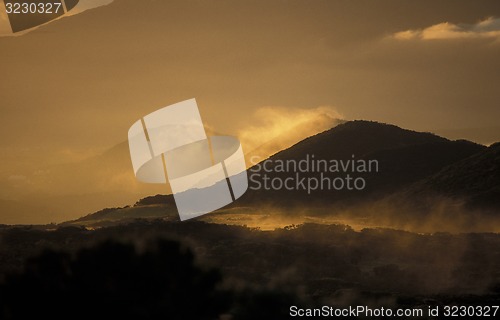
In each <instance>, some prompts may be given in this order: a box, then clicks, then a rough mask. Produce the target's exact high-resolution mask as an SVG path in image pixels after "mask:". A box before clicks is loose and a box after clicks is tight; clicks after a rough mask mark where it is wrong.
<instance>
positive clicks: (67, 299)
mask: <svg viewBox="0 0 500 320" xmlns="http://www.w3.org/2000/svg"><path fill="white" fill-rule="evenodd" d="M0 244H1V245H0V318H3V319H30V318H41V317H43V316H47V317H48V318H52V319H62V318H65V319H84V318H85V319H89V318H96V317H97V318H103V317H109V318H118V317H124V318H130V317H134V318H137V319H159V318H164V319H217V318H221V317H222V318H229V319H281V318H288V311H289V307H290V306H291V305H299V306H301V307H313V306H321V305H330V306H339V307H341V306H349V305H352V306H355V305H366V306H372V307H385V308H391V307H392V308H396V307H401V306H406V307H408V306H413V307H425V306H426V305H451V304H459V305H481V304H482V305H488V304H489V305H493V304H496V305H498V301H499V300H500V235H498V234H459V235H451V234H434V235H419V234H415V233H409V232H403V231H395V230H384V229H365V230H362V231H360V232H355V231H353V230H352V229H351V228H350V227H348V226H343V225H316V224H305V225H301V226H289V227H286V228H284V229H278V230H275V231H269V232H264V231H259V230H255V229H248V228H245V227H240V226H226V225H218V224H209V223H203V222H184V223H178V222H164V221H136V222H134V223H132V224H127V225H121V226H114V227H108V228H102V229H98V230H86V229H84V228H78V227H65V228H59V229H56V230H46V229H40V228H35V227H3V228H2V229H1V230H0Z"/></svg>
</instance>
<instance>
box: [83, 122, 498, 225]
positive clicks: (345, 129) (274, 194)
mask: <svg viewBox="0 0 500 320" xmlns="http://www.w3.org/2000/svg"><path fill="white" fill-rule="evenodd" d="M499 150H500V147H499V144H495V145H493V146H491V147H489V148H487V147H485V146H482V145H478V144H475V143H472V142H469V141H465V140H458V141H450V140H448V139H445V138H442V137H439V136H436V135H434V134H432V133H422V132H415V131H411V130H405V129H402V128H399V127H397V126H393V125H388V124H383V123H377V122H371V121H350V122H346V123H343V124H340V125H338V126H336V127H334V128H332V129H330V130H327V131H325V132H323V133H320V134H317V135H315V136H312V137H309V138H307V139H304V140H303V141H301V142H299V143H297V144H295V145H293V146H292V147H290V148H288V149H286V150H283V151H281V152H279V153H277V154H275V155H273V156H271V157H270V158H268V160H267V161H272V162H270V163H271V164H272V165H270V166H268V167H266V169H269V171H271V172H266V171H265V170H264V168H263V167H262V164H263V163H262V162H261V164H260V169H259V165H256V166H254V167H252V168H250V170H249V172H248V173H249V177H250V176H251V175H252V174H261V175H263V174H266V175H267V176H268V177H269V178H270V179H274V178H279V179H286V178H288V177H291V176H292V177H293V176H294V175H295V172H274V171H273V170H275V169H277V168H276V167H275V166H276V164H277V163H278V162H279V161H283V162H286V161H300V160H303V159H305V156H306V155H309V156H310V157H312V155H314V159H316V160H318V159H324V160H339V161H340V160H344V161H345V160H350V159H351V160H352V159H353V155H354V156H355V159H360V160H377V161H378V166H379V171H378V172H371V173H358V172H354V173H350V172H348V173H349V174H352V175H353V176H361V177H363V178H364V179H365V181H366V188H365V189H363V190H359V191H358V190H338V191H337V190H315V191H313V192H311V193H310V194H308V193H307V192H306V191H304V190H286V189H281V190H252V189H249V190H248V191H247V192H246V194H245V195H244V196H243V197H242V198H240V199H238V200H237V201H236V202H234V203H233V204H232V205H230V206H229V208H226V209H227V210H231V208H239V207H247V208H248V207H253V208H256V207H257V208H258V207H263V206H266V205H273V206H282V207H291V206H292V207H296V206H302V207H324V208H330V207H331V206H332V205H335V207H348V206H351V205H358V204H363V203H370V202H371V201H376V200H380V199H385V198H387V197H390V196H393V195H394V194H401V192H402V191H403V190H405V191H406V193H405V194H406V195H409V196H412V195H413V196H412V197H413V199H414V200H415V201H419V197H420V195H423V194H424V193H426V194H428V193H432V192H434V193H442V194H443V195H444V196H449V197H453V196H456V197H462V196H468V195H469V196H470V198H471V201H472V202H473V203H475V204H476V205H479V204H481V203H482V202H484V201H486V202H491V203H492V204H496V202H495V201H494V199H498V198H500V197H498V196H497V197H496V198H495V196H496V195H498V194H499V191H498V186H497V184H496V181H498V175H499V172H500V170H499V163H498V161H499V160H498V159H499ZM300 174H301V176H303V177H305V178H308V177H316V176H317V174H318V172H300ZM327 175H328V176H329V177H331V178H333V177H336V176H342V175H344V173H342V174H338V173H327ZM252 179H254V180H255V177H250V182H249V184H250V187H252V185H254V184H253V183H254V182H252ZM257 180H258V179H257ZM261 182H262V181H261ZM226 209H224V210H226ZM136 218H165V219H167V220H170V219H174V220H175V219H177V211H176V208H175V205H174V199H173V197H172V195H156V196H152V197H147V198H144V199H141V200H139V201H138V202H137V203H136V204H135V205H134V206H133V207H124V208H115V209H106V210H102V211H99V212H97V213H95V214H91V215H88V216H86V217H83V218H81V219H78V220H77V221H76V223H78V224H86V225H92V224H94V223H95V222H97V221H98V222H99V223H100V224H101V225H106V224H109V223H111V224H113V223H116V222H117V221H125V220H130V219H136Z"/></svg>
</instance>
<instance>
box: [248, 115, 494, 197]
mask: <svg viewBox="0 0 500 320" xmlns="http://www.w3.org/2000/svg"><path fill="white" fill-rule="evenodd" d="M484 149H486V147H484V146H482V145H478V144H475V143H472V142H469V141H465V140H458V141H450V140H448V139H445V138H442V137H439V136H437V135H434V134H432V133H426V132H415V131H411V130H405V129H402V128H399V127H397V126H394V125H388V124H383V123H378V122H372V121H350V122H346V123H344V124H340V125H338V126H336V127H334V128H332V129H330V130H328V131H325V132H323V133H320V134H318V135H315V136H312V137H310V138H307V139H305V140H303V141H301V142H299V143H297V144H296V145H294V146H292V147H291V148H289V149H286V150H283V151H281V152H279V153H277V154H276V155H274V156H272V157H270V158H269V159H267V160H266V161H267V162H268V165H267V166H266V170H267V171H271V172H266V170H264V169H263V166H262V165H260V166H259V165H256V166H254V167H253V168H251V169H250V170H249V176H251V175H254V176H253V178H251V182H250V185H251V186H252V180H253V181H257V182H255V183H254V185H256V186H259V183H261V185H263V181H262V180H263V179H264V178H263V177H264V176H265V177H266V178H267V179H268V181H272V180H273V179H276V180H284V179H287V178H289V177H293V175H295V174H296V173H295V172H277V171H280V170H278V169H277V168H276V166H279V165H280V163H282V162H286V161H292V162H299V161H301V160H304V159H306V157H307V156H309V159H312V158H313V157H314V160H327V161H330V160H336V161H344V162H346V161H348V160H364V161H369V160H376V161H377V162H378V171H377V172H350V171H352V170H348V171H346V172H339V173H328V172H327V173H325V176H329V177H330V178H331V179H334V178H335V177H341V178H342V177H345V176H346V175H347V174H349V175H351V176H352V177H357V176H359V177H362V178H363V179H364V180H365V182H366V185H365V188H363V189H362V190H346V189H345V188H344V189H343V190H324V189H323V190H315V191H314V192H311V193H310V194H308V193H307V192H304V190H283V188H282V189H280V190H274V189H273V188H271V190H263V189H260V190H249V191H247V193H246V194H245V195H244V196H243V197H242V199H241V202H243V203H245V204H251V203H254V202H261V203H262V202H263V203H273V204H280V205H297V204H311V205H312V204H316V205H318V204H319V205H325V204H332V203H335V204H346V205H349V204H352V203H359V202H360V201H365V200H373V199H376V198H380V197H383V196H386V195H388V194H391V193H393V192H396V191H398V190H401V189H402V188H405V187H407V186H409V185H411V184H413V183H415V182H416V181H419V180H420V179H424V178H426V177H428V176H430V175H432V174H435V173H437V172H439V171H440V170H441V169H443V168H444V167H446V166H448V165H450V164H453V163H455V162H457V161H459V160H462V159H465V158H467V157H469V156H472V155H474V154H476V153H478V152H480V151H482V150H484ZM350 169H352V168H350ZM355 171H356V170H355ZM300 177H304V178H306V179H307V178H318V177H319V173H318V172H300ZM259 179H260V180H259Z"/></svg>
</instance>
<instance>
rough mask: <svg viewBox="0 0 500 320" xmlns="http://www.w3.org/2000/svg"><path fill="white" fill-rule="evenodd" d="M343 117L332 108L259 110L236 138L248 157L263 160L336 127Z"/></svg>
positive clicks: (272, 108)
mask: <svg viewBox="0 0 500 320" xmlns="http://www.w3.org/2000/svg"><path fill="white" fill-rule="evenodd" d="M340 119H343V116H342V115H341V114H340V113H339V112H338V111H337V110H336V109H335V108H333V107H330V106H320V107H316V108H308V109H302V108H285V107H262V108H259V109H257V110H256V111H255V113H254V115H253V117H252V118H251V119H249V120H248V121H249V124H250V125H248V126H246V127H244V128H243V129H241V130H239V132H238V138H239V139H240V140H241V142H242V146H243V150H244V151H245V153H246V154H247V158H248V159H247V160H249V156H250V157H251V156H258V157H259V158H260V159H265V158H267V157H269V156H271V155H273V154H274V153H276V152H279V151H281V150H283V149H286V148H289V147H291V146H292V145H294V144H295V143H297V142H299V141H301V140H303V139H305V138H307V137H310V136H312V135H315V134H317V133H320V132H323V131H325V130H328V129H330V128H332V127H334V126H335V125H337V124H338V123H339V121H340Z"/></svg>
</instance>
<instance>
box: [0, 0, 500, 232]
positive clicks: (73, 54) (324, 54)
mask: <svg viewBox="0 0 500 320" xmlns="http://www.w3.org/2000/svg"><path fill="white" fill-rule="evenodd" d="M85 5H88V6H89V7H91V6H95V3H91V1H87V3H86V4H85ZM0 52H1V59H0V70H1V73H0V114H1V116H2V117H1V119H2V126H1V127H0V150H1V153H0V157H1V158H0V160H2V163H3V166H2V168H1V169H0V187H1V188H2V189H1V190H2V194H0V206H1V202H2V201H10V200H13V201H19V200H20V199H24V197H27V196H26V194H29V195H30V196H33V197H38V198H40V199H49V198H50V197H53V196H54V197H55V196H57V197H66V196H75V195H79V196H82V195H85V194H90V193H96V194H101V195H102V194H104V191H103V190H109V192H115V191H116V193H117V194H122V195H123V194H125V192H124V191H123V190H121V189H119V188H118V189H117V188H114V187H113V186H102V188H101V187H96V190H91V189H92V187H91V186H92V183H91V182H89V183H88V184H87V185H86V186H84V187H78V188H77V187H75V188H73V189H72V188H66V184H67V183H69V182H67V181H66V180H68V181H72V183H73V184H76V185H77V184H78V182H76V181H78V179H79V178H80V175H81V173H80V175H79V174H77V173H71V172H74V169H72V170H66V171H64V170H63V171H59V173H57V174H59V175H62V174H63V173H61V172H65V173H64V175H65V177H64V179H66V180H65V181H66V182H61V181H62V180H61V179H62V178H61V177H59V176H52V174H54V175H56V173H54V171H51V170H54V169H48V168H54V166H58V165H59V164H60V163H66V162H73V163H78V161H82V160H84V159H85V158H88V157H91V156H95V155H98V154H100V153H102V152H104V151H106V150H108V149H110V148H112V147H113V146H116V145H118V144H120V143H122V142H124V141H125V140H126V137H127V130H128V128H129V126H130V125H131V124H132V123H134V122H135V121H136V120H137V119H139V118H140V117H142V116H144V115H145V114H148V113H150V112H152V111H154V110H156V109H158V108H160V107H162V106H166V105H169V104H172V103H175V102H179V101H182V100H186V99H190V98H193V97H194V98H196V99H197V101H198V105H199V107H200V110H201V115H202V118H203V119H204V121H205V122H207V123H208V125H209V126H210V128H211V129H212V130H213V131H215V132H220V133H228V134H234V135H239V136H242V137H244V138H245V139H246V140H247V146H248V148H249V149H250V148H252V149H253V148H254V147H255V146H256V145H257V144H258V143H257V142H258V141H262V140H263V139H265V138H266V134H263V132H269V138H273V137H274V136H276V135H279V128H283V129H284V130H289V129H290V128H289V126H286V125H284V124H286V123H287V122H290V119H293V118H295V119H310V118H308V117H312V118H315V117H319V118H322V117H324V116H325V115H327V116H331V117H333V118H335V117H342V118H345V119H368V120H378V121H382V122H388V123H393V124H396V125H399V126H402V127H405V128H410V129H415V130H422V131H434V132H437V133H441V134H443V135H446V136H448V137H451V138H466V139H471V140H475V141H477V142H481V143H491V142H494V141H498V140H500V126H499V125H498V119H499V118H500V107H499V102H500V90H498V84H499V83H500V73H499V72H498V70H500V59H498V57H499V56H500V2H499V1H496V0H491V1H484V0H483V1H480V0H478V1H463V0H446V1H400V0H390V1H389V0H381V1H371V0H370V1H368V0H366V1H348V0H343V1H333V0H332V1H320V0H315V1H281V0H279V1H278V0H266V1H229V0H226V1H189V0H188V1H186V0H179V1H153V0H141V1H137V0H115V1H114V2H112V3H111V4H109V5H107V6H101V7H97V8H94V9H92V10H87V11H84V12H82V13H80V14H77V15H73V16H70V17H66V18H63V19H59V20H57V21H55V22H53V23H50V24H47V25H45V26H43V27H40V28H38V29H36V30H34V31H32V32H29V33H26V34H24V35H22V36H18V37H0ZM273 110H275V111H273ZM270 115H271V117H274V118H276V119H275V120H272V121H271V120H269V119H265V118H266V117H268V116H270ZM299 115H300V117H299ZM301 117H304V118H301ZM298 123H300V121H299V122H298ZM321 123H323V124H324V123H326V122H321ZM303 127H304V126H303ZM259 129H260V130H259ZM252 130H253V131H252ZM266 130H267V131H266ZM251 132H256V133H259V135H257V134H251ZM300 132H303V134H304V135H307V134H310V133H313V132H314V130H313V131H310V130H309V129H306V128H304V131H300ZM252 137H254V139H253V140H252ZM257 138H258V139H257ZM243 147H244V148H245V141H244V145H243ZM248 151H250V150H248ZM127 161H128V160H127ZM73 175H74V176H73ZM40 176H43V178H40ZM37 177H38V178H37ZM122 178H123V179H125V180H127V181H128V179H129V178H130V177H129V176H126V177H122ZM37 179H38V180H37ZM116 179H118V178H116ZM107 180H109V179H107ZM48 181H59V182H58V184H57V183H55V182H52V183H49V182H48ZM117 181H118V182H117V183H116V184H117V185H123V181H122V180H120V179H118V180H117ZM136 187H137V188H138V190H132V191H131V195H127V196H116V199H115V198H113V199H115V200H113V201H111V200H109V201H108V202H106V201H107V200H106V199H104V198H105V197H104V196H102V197H101V198H103V199H101V200H99V201H100V202H99V201H97V200H96V201H95V202H92V201H87V206H80V207H79V209H78V210H76V211H73V212H66V211H64V210H62V211H61V210H60V211H57V210H55V209H54V210H52V209H50V210H49V209H47V211H46V212H45V213H44V214H42V215H40V216H39V217H38V218H39V219H38V220H37V221H51V219H52V218H53V219H54V220H55V221H60V220H65V219H67V218H75V217H78V216H79V215H81V214H82V213H85V212H89V210H93V209H96V208H99V206H103V205H106V203H109V206H112V205H123V204H127V203H130V202H133V200H131V199H135V198H134V197H136V196H137V195H138V194H147V193H148V192H149V191H151V190H150V189H141V186H140V185H139V186H136ZM64 190H70V191H67V192H66V193H65V192H64ZM141 190H142V191H141ZM144 190H146V191H144ZM155 190H156V189H155ZM158 190H161V189H158ZM110 198H111V197H109V198H108V199H110ZM51 199H52V198H51ZM57 199H59V198H57ZM57 199H56V200H50V201H49V202H50V203H49V204H45V203H44V205H45V206H46V207H47V206H48V207H50V206H51V205H52V204H53V203H54V202H57V201H60V200H57ZM47 201H48V200H47ZM84 202H85V201H84ZM61 203H62V202H61ZM61 206H62V205H61ZM51 210H52V211H51ZM56 211H57V212H58V213H57V214H53V215H52V216H51V213H50V212H56ZM28 216H29V214H28ZM16 219H17V217H16V216H14V217H13V218H9V219H7V218H5V219H4V221H8V222H11V221H17V220H16ZM29 219H32V218H26V219H25V220H27V221H31V220H29ZM25 220H23V221H25ZM33 221H34V220H33ZM0 223H2V216H1V214H0Z"/></svg>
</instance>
